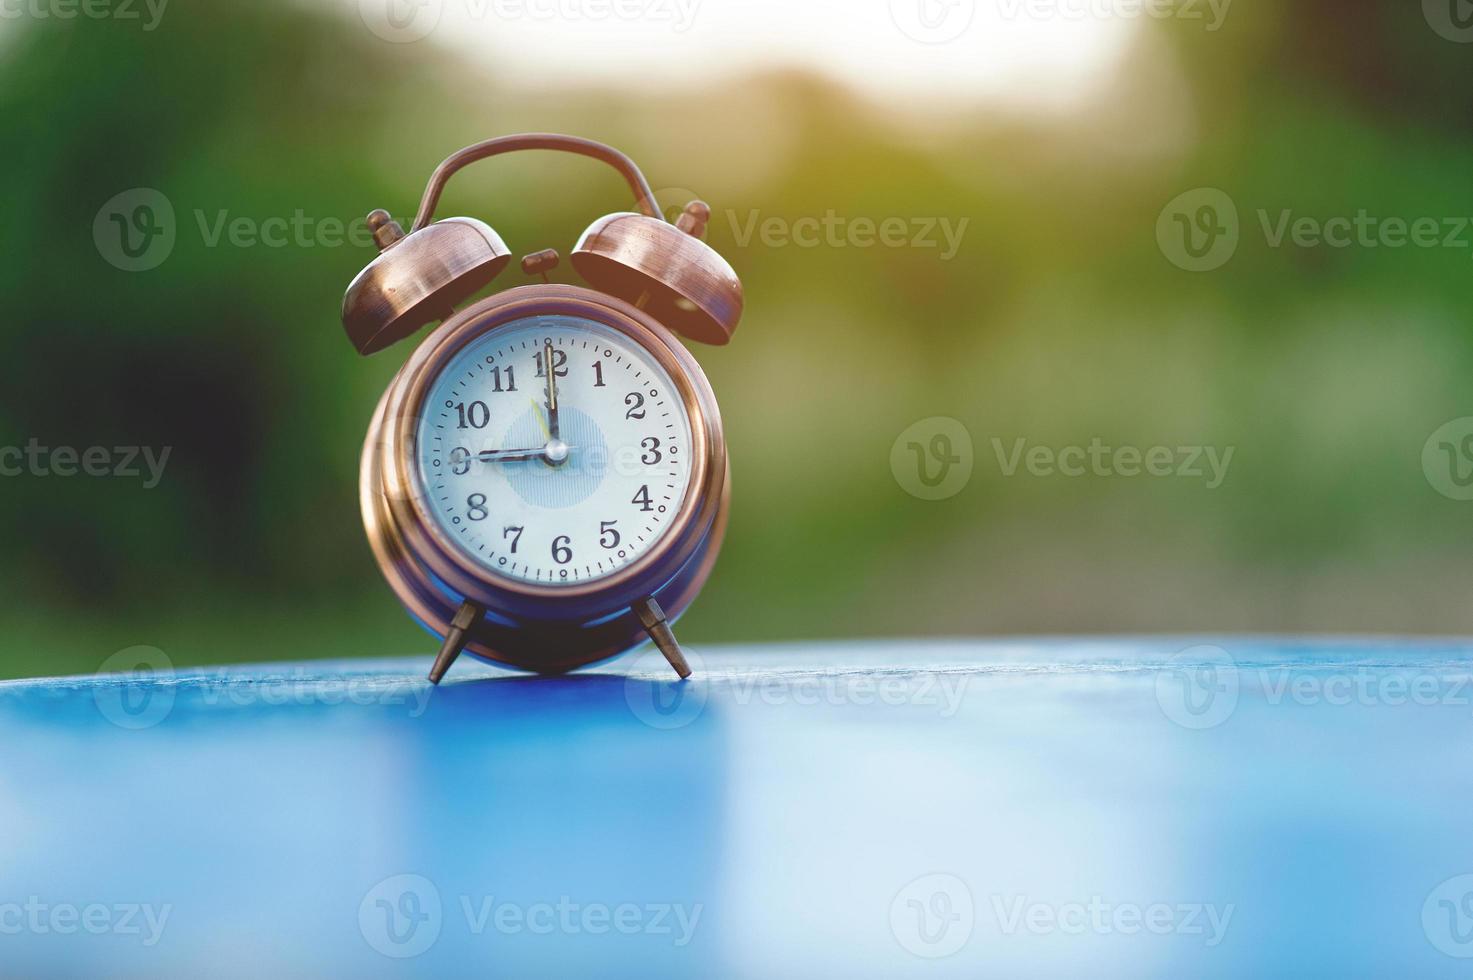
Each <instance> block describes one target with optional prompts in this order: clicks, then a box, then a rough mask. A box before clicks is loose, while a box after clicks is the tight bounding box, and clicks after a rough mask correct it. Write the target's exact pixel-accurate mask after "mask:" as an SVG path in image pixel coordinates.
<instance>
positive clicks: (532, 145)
mask: <svg viewBox="0 0 1473 980" xmlns="http://www.w3.org/2000/svg"><path fill="white" fill-rule="evenodd" d="M521 150H559V151H562V152H564V153H575V154H577V155H579V156H585V157H592V158H593V159H595V160H601V161H603V162H604V163H606V164H608V165H609V166H611V167H613V168H614V169H615V170H617V171H618V172H619V174H620V176H622V177H623V178H624V180H625V181H626V182H628V184H629V189H630V190H632V191H633V192H634V199H635V203H636V204H638V206H639V211H640V213H641V214H643V215H645V216H646V217H650V218H659V219H660V220H661V221H663V220H665V219H664V217H663V216H662V215H661V213H660V205H659V202H658V201H656V200H655V192H654V191H652V190H651V189H650V183H649V181H648V180H646V179H645V176H644V174H643V173H641V172H640V169H639V167H638V166H637V165H636V164H635V162H634V161H633V160H631V159H630V158H629V157H628V156H626V155H625V154H623V153H621V152H619V151H618V150H616V149H614V148H613V147H612V146H609V145H608V144H607V143H600V142H598V141H597V140H590V139H583V138H582V137H579V136H564V135H562V134H560V133H519V134H517V135H515V136H498V137H496V138H495V139H489V140H483V141H482V142H480V143H473V144H471V145H470V146H467V147H466V148H465V149H463V150H457V151H456V152H454V153H452V154H450V156H448V157H446V158H445V159H444V161H443V162H442V163H441V164H440V165H439V166H438V167H436V168H435V172H434V173H433V174H431V175H430V182H429V183H428V184H427V185H425V192H424V196H423V197H422V198H420V202H419V213H418V214H416V215H415V216H414V226H413V227H412V228H411V229H410V231H411V232H415V231H419V230H420V229H421V228H423V227H425V226H426V225H428V224H429V223H430V221H431V220H432V219H433V218H434V216H435V207H436V206H437V205H438V204H439V203H440V193H441V192H442V191H443V190H444V189H445V183H446V181H448V180H449V179H450V178H451V176H453V175H454V174H455V172H456V171H458V170H460V169H461V168H462V167H465V166H466V165H468V164H472V163H475V162H476V161H477V160H484V159H486V158H487V157H494V156H499V155H500V154H503V153H516V152H519V151H521Z"/></svg>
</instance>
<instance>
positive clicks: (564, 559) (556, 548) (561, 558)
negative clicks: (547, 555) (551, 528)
mask: <svg viewBox="0 0 1473 980" xmlns="http://www.w3.org/2000/svg"><path fill="white" fill-rule="evenodd" d="M572 543H573V539H572V538H570V537H568V536H567V535H566V534H560V535H558V536H557V537H555V538H553V539H552V560H553V561H555V562H557V563H558V564H559V565H566V564H567V563H568V562H570V561H572V560H573V549H572V548H570V547H568V545H570V544H572Z"/></svg>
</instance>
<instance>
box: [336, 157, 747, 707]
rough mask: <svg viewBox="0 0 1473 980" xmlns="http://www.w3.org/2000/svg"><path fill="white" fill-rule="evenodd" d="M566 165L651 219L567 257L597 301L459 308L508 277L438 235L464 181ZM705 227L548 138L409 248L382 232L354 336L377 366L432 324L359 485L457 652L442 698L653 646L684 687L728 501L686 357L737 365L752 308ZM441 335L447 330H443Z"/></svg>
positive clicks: (418, 231) (422, 619)
mask: <svg viewBox="0 0 1473 980" xmlns="http://www.w3.org/2000/svg"><path fill="white" fill-rule="evenodd" d="M522 150H556V151H563V152H569V153H575V154H580V155H583V156H587V157H592V158H594V159H596V160H600V161H602V162H604V163H606V164H608V165H610V166H612V167H613V168H614V169H615V170H617V171H618V172H619V173H620V174H621V175H622V176H623V177H624V179H625V181H626V182H627V183H628V185H629V187H630V189H631V190H632V191H633V193H634V197H635V206H636V208H637V210H634V211H621V212H617V213H614V214H609V215H605V216H604V217H601V218H599V219H598V220H597V221H595V222H593V224H592V225H590V226H589V228H588V230H587V231H585V232H584V233H583V235H582V236H581V237H580V238H579V239H578V242H577V243H576V244H575V245H574V246H573V249H572V252H571V254H570V260H571V265H572V268H573V271H574V272H575V273H576V274H577V276H578V277H579V278H581V280H582V282H583V284H582V285H574V284H558V283H553V282H551V281H550V277H551V274H552V273H553V272H555V271H556V270H557V268H558V267H559V264H560V259H559V255H558V253H557V252H556V251H554V250H551V249H543V250H540V251H536V252H532V253H530V254H528V255H526V256H525V257H524V258H523V259H522V260H521V269H522V272H523V273H524V274H525V275H526V276H528V277H529V278H530V279H532V280H534V281H533V282H531V283H530V284H525V285H519V286H515V287H513V288H510V289H507V290H505V291H502V292H496V293H494V294H491V295H488V296H485V297H483V298H481V299H479V300H477V301H475V302H473V303H470V304H469V305H466V306H464V308H462V309H459V310H457V309H456V307H459V306H461V304H463V303H466V302H467V301H469V300H470V299H471V298H472V297H473V296H475V295H476V294H477V293H479V292H481V291H482V290H483V289H484V288H485V287H486V286H488V285H489V284H490V283H491V282H492V280H494V279H496V277H497V276H498V275H500V274H501V273H502V272H504V271H505V269H506V267H507V266H508V265H510V264H511V260H512V253H511V251H510V250H509V249H508V248H507V246H506V244H505V242H503V241H502V239H501V237H500V236H499V235H497V233H496V232H495V231H494V230H493V229H492V228H491V226H490V225H488V224H487V223H485V222H484V221H481V220H478V219H476V218H466V217H458V218H443V219H441V220H439V221H434V220H432V219H433V217H434V213H435V208H436V205H437V204H438V202H439V198H440V194H441V191H442V190H443V189H444V186H445V183H446V181H447V180H449V178H450V177H451V176H452V175H453V174H454V173H456V172H457V171H458V170H460V169H461V168H462V167H464V166H466V165H467V164H470V163H472V162H475V161H478V160H483V159H485V158H488V157H491V156H495V155H498V154H503V153H509V152H514V151H522ZM709 217H710V209H709V208H708V207H707V206H706V205H705V204H704V203H702V202H700V201H693V202H691V203H690V204H688V205H686V207H685V209H684V211H683V212H682V213H681V214H680V216H679V217H678V218H677V219H676V220H675V221H674V222H671V221H668V220H667V219H666V218H665V217H664V216H663V214H662V212H661V210H660V206H659V204H658V202H657V201H656V200H655V196H654V194H653V192H652V191H651V190H650V186H649V183H648V181H646V180H645V177H644V175H643V174H642V173H641V172H640V170H639V168H638V167H637V166H635V164H634V162H633V161H632V160H630V159H629V158H628V157H627V156H625V155H624V154H623V153H620V152H619V151H618V150H615V149H614V148H613V147H610V146H606V145H604V144H602V143H597V142H594V141H592V140H586V139H580V138H577V137H572V136H561V135H556V134H547V133H535V134H525V135H519V136H507V137H502V138H499V139H492V140H488V141H486V142H482V143H477V144H475V145H472V146H469V147H466V148H465V149H463V150H460V151H459V152H457V153H454V154H452V155H451V156H450V157H448V158H447V159H446V160H445V161H444V162H443V163H441V164H440V166H439V167H438V168H437V169H436V170H435V172H434V174H433V175H432V176H431V178H430V181H429V184H428V185H427V186H426V188H425V192H424V196H423V198H422V199H421V201H420V205H419V211H418V213H417V214H416V216H415V219H414V223H413V226H412V227H411V229H410V231H409V232H408V234H406V233H405V232H404V230H403V228H402V227H401V226H400V225H399V224H398V223H397V222H395V221H394V220H393V219H392V218H390V216H389V215H388V213H387V212H385V211H382V210H375V211H373V212H372V213H370V214H369V216H368V223H369V227H370V228H371V229H372V231H373V234H374V240H375V242H376V243H377V245H378V246H379V249H380V254H379V255H378V256H377V257H376V258H375V259H374V260H373V261H372V262H371V263H369V265H368V267H367V268H365V269H364V270H363V271H362V272H361V273H359V274H358V276H357V277H356V278H355V279H354V280H353V282H352V283H351V284H350V285H349V286H348V290H347V294H346V295H345V296H344V298H343V326H344V327H345V328H346V330H347V333H348V338H349V340H351V341H352V343H353V346H354V347H355V348H356V349H357V350H358V352H359V353H360V354H363V355H368V354H374V353H377V352H378V351H381V350H384V349H385V348H387V347H389V346H390V345H392V344H394V343H396V342H398V341H400V340H404V339H406V338H408V337H410V336H411V335H413V334H414V333H416V332H417V331H419V330H420V328H422V327H425V326H427V325H429V324H430V323H433V322H439V326H438V327H436V328H435V329H434V330H433V331H432V332H431V333H429V334H428V335H427V336H426V337H425V338H424V340H423V341H422V342H421V343H420V344H419V346H418V347H417V348H415V350H414V352H413V353H412V354H410V355H409V358H408V360H407V361H406V362H405V363H404V366H403V367H402V368H400V369H399V372H398V373H397V374H396V375H395V376H394V378H393V380H392V381H391V382H390V384H389V387H388V389H387V391H385V392H384V395H383V397H382V399H380V401H379V404H378V408H377V410H376V411H375V413H374V415H373V419H372V421H371V423H370V425H369V430H368V438H367V440H366V441H365V443H364V448H363V457H362V465H361V470H360V493H359V496H360V506H361V509H362V512H363V524H364V528H365V530H366V532H367V535H368V542H369V545H370V547H371V549H372V551H373V554H374V557H375V559H376V561H377V563H378V566H379V568H380V569H381V571H382V572H383V575H384V577H385V579H387V581H388V584H389V586H390V588H391V589H392V590H393V592H394V593H395V595H396V596H397V597H398V598H399V600H400V602H401V603H403V605H404V607H405V609H406V610H407V611H408V612H409V614H410V615H411V616H412V617H413V618H414V619H416V620H417V621H418V622H419V623H421V624H422V625H423V626H424V627H425V628H426V629H428V630H429V631H430V632H431V633H433V634H434V635H436V636H437V637H440V638H441V640H442V642H441V646H440V650H439V654H438V655H437V656H436V658H435V661H434V666H433V667H432V668H431V670H430V680H431V681H432V682H433V683H436V684H438V683H439V682H440V680H441V679H442V678H443V677H444V676H445V672H446V671H447V670H448V669H449V668H450V665H451V664H452V663H454V661H455V660H456V658H457V657H458V656H459V655H460V654H461V653H462V652H463V651H469V652H470V653H471V654H473V655H474V656H476V657H479V658H481V659H483V660H486V661H490V662H493V663H498V664H503V665H506V666H510V667H516V668H521V669H525V670H531V671H536V672H539V673H560V672H564V671H568V670H572V669H574V668H577V667H581V666H585V665H587V664H590V663H594V662H596V661H599V660H603V659H606V658H608V657H612V656H614V655H616V654H619V653H621V652H624V651H626V650H628V649H630V648H632V647H634V646H636V645H638V644H640V643H641V642H643V641H644V640H645V639H646V638H648V639H649V640H652V641H653V642H654V643H655V645H656V646H657V647H658V648H659V649H660V651H661V652H662V653H663V654H664V655H665V658H666V659H667V660H668V661H669V662H670V665H671V666H672V667H673V668H674V669H675V671H676V672H677V673H678V674H679V675H680V676H681V677H682V678H684V677H688V676H689V675H690V666H689V664H688V661H687V659H686V657H685V656H684V654H683V653H682V652H681V649H680V645H679V643H678V642H677V641H676V639H675V635H674V633H673V631H672V629H671V625H672V624H673V623H674V622H675V620H676V619H677V618H678V617H679V616H680V614H681V613H683V612H684V611H685V609H686V608H687V607H688V606H689V605H690V603H691V602H692V600H694V599H695V597H696V594H697V593H698V592H699V591H700V590H701V587H702V586H703V585H704V584H705V582H706V579H707V577H708V576H709V575H710V573H711V568H712V566H713V565H714V563H715V561H716V556H717V553H718V552H719V551H720V548H721V541H722V536H723V534H724V532H725V529H726V522H727V513H728V509H729V506H730V498H731V477H730V468H729V465H728V461H727V449H726V440H725V438H724V436H723V433H722V427H721V415H720V412H719V410H718V408H717V405H716V398H715V395H714V394H713V393H712V391H711V386H710V384H709V383H708V382H707V380H706V376H705V374H704V373H703V372H702V371H701V367H700V365H699V364H698V363H697V362H696V360H695V358H694V357H692V356H691V354H690V352H689V351H688V350H687V349H686V348H685V346H684V345H683V344H682V343H681V340H680V339H679V338H678V337H677V335H679V337H683V338H685V339H686V340H690V341H695V342H698V343H704V344H725V343H727V342H728V341H730V339H731V336H732V333H733V331H734V330H735V329H736V325H737V321H738V320H739V319H740V317H741V313H742V286H741V282H740V281H739V280H738V279H737V276H736V273H735V272H733V271H732V268H731V266H730V265H728V264H727V262H726V261H725V260H724V259H723V258H722V257H721V256H720V255H718V254H717V253H716V252H715V250H713V249H712V248H711V247H710V246H708V245H706V244H705V243H704V242H703V241H702V240H701V238H702V236H703V234H704V231H705V226H706V222H707V220H708V219H709ZM441 321H442V322H441Z"/></svg>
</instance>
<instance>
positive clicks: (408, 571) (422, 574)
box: [359, 285, 731, 673]
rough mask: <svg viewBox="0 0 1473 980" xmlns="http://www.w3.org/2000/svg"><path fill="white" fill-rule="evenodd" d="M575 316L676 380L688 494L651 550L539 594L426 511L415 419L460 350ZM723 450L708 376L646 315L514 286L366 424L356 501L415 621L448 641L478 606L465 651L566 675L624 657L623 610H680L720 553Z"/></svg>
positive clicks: (617, 303) (424, 358)
mask: <svg viewBox="0 0 1473 980" xmlns="http://www.w3.org/2000/svg"><path fill="white" fill-rule="evenodd" d="M549 314H552V315H564V316H574V317H581V318H585V319H588V320H592V321H595V322H597V323H600V324H603V325H605V326H607V327H609V328H612V329H614V330H616V331H618V332H620V333H621V334H623V335H624V336H625V337H627V338H629V339H630V340H632V341H634V342H635V343H636V344H638V345H639V346H640V347H642V348H643V349H645V350H646V351H647V352H649V354H650V355H651V356H652V357H653V358H654V359H655V360H656V361H657V362H658V363H659V364H660V366H661V367H662V368H664V370H665V371H666V372H667V373H668V374H669V375H670V378H671V379H672V381H673V382H674V384H675V387H676V391H677V393H678V395H679V398H680V399H681V401H682V403H683V405H684V408H685V410H686V412H687V414H688V415H689V417H690V423H691V437H692V446H691V458H692V470H691V478H690V482H689V486H688V488H687V490H686V494H685V497H684V499H683V500H681V501H680V504H679V507H678V509H677V510H676V514H675V517H674V518H673V519H672V520H671V522H670V525H669V527H668V528H667V529H666V530H665V531H664V532H663V533H662V534H661V537H660V539H659V540H658V541H656V542H655V543H654V545H653V546H652V547H651V548H650V550H649V551H648V552H646V553H645V554H643V555H641V556H640V557H639V558H637V559H636V560H634V561H633V562H632V563H631V564H629V565H628V566H626V567H624V568H621V569H619V570H618V571H617V572H614V573H612V574H610V575H607V576H605V577H603V578H599V579H596V580H593V581H590V582H586V583H581V584H574V585H555V586H554V585H546V586H544V585H538V584H536V583H529V582H525V581H519V580H516V579H513V578H510V577H506V576H501V575H498V574H496V573H495V572H494V571H490V570H488V569H486V568H485V567H483V566H481V565H478V564H477V563H476V562H475V561H474V560H473V559H472V558H471V557H470V556H469V555H467V554H466V553H465V552H464V550H463V549H462V548H461V547H460V546H459V545H458V544H456V543H455V542H454V541H452V540H450V539H449V538H448V537H447V536H446V535H445V533H444V531H443V529H442V528H441V527H440V526H439V524H438V523H437V522H436V521H435V520H434V518H433V516H432V515H430V514H429V513H428V511H427V510H426V507H425V502H424V493H425V490H424V488H423V485H422V484H421V483H420V478H419V476H418V474H417V473H416V472H415V467H414V464H413V461H414V460H415V459H416V456H417V450H418V447H417V445H416V439H417V435H416V432H417V428H418V422H419V420H420V418H421V415H422V414H423V412H424V410H425V400H426V397H427V395H428V392H429V389H430V387H431V386H432V384H433V383H434V381H435V379H436V378H437V377H438V376H439V375H440V373H441V372H442V371H443V370H444V369H445V367H446V366H447V365H448V364H449V362H450V361H451V359H452V358H453V357H454V356H455V355H456V354H457V353H458V352H460V351H461V350H462V349H463V348H464V347H465V346H466V345H467V344H470V343H472V342H474V341H475V340H477V339H478V338H480V337H482V336H484V335H485V334H487V333H489V332H491V331H494V330H497V329H498V328H501V327H505V326H507V325H509V324H512V323H515V322H517V321H520V320H523V319H525V318H528V317H533V316H542V315H549ZM730 486H731V484H730V474H729V471H728V462H727V454H726V442H725V437H724V435H723V432H722V428H721V417H720V413H719V410H718V408H717V405H716V399H715V396H714V395H713V393H712V391H711V386H710V384H709V383H708V382H707V380H706V376H705V373H704V372H703V371H702V370H701V367H700V365H699V364H698V363H697V362H696V360H695V358H694V357H692V356H691V355H690V353H689V352H688V351H686V349H685V348H684V347H683V346H682V345H681V343H680V341H679V340H677V339H676V338H675V336H674V335H673V334H672V333H671V332H670V331H669V330H667V329H666V328H665V326H664V325H662V324H661V323H660V322H659V321H657V320H656V319H655V318H654V317H653V316H651V315H649V314H647V313H645V312H644V311H643V310H641V309H639V308H637V307H636V306H634V305H633V304H631V303H628V302H625V301H624V300H622V299H619V298H617V297H615V296H611V295H608V294H605V293H600V292H596V291H594V290H591V289H586V288H582V287H578V286H565V285H534V286H522V287H518V288H515V289H511V290H508V291H506V292H502V293H498V294H496V295H494V296H491V297H488V298H486V299H483V300H481V301H479V302H477V303H475V304H473V305H471V306H469V307H467V308H465V309H464V310H462V311H460V312H459V313H457V314H455V315H454V316H453V317H451V318H450V319H448V320H446V321H445V323H443V324H442V325H441V326H439V327H438V328H437V329H436V330H435V331H434V332H433V333H431V334H430V335H429V336H428V337H427V338H426V339H425V340H424V341H423V342H422V343H421V344H420V345H419V347H418V348H417V349H416V350H415V351H414V353H413V354H412V355H411V356H410V358H409V360H408V361H407V362H406V363H405V364H404V366H403V367H402V368H401V369H400V370H399V372H398V374H397V375H395V377H394V379H393V381H392V383H391V384H390V385H389V388H388V390H387V391H386V392H385V393H384V397H383V398H382V399H381V400H380V402H379V405H378V409H377V411H376V412H375V413H374V417H373V421H372V422H371V423H370V426H369V431H368V438H367V440H366V441H365V443H364V447H363V458H362V465H361V469H360V485H359V489H360V505H361V507H362V511H363V522H364V527H365V529H366V531H367V533H368V540H369V544H370V545H371V547H372V549H373V553H374V557H375V559H376V560H377V562H378V565H379V568H380V569H381V570H382V572H383V574H384V577H385V578H386V579H387V581H388V583H389V585H390V587H391V588H392V589H393V590H394V592H395V594H396V595H397V596H398V598H399V600H400V601H401V602H402V603H403V604H404V606H405V607H406V608H407V609H408V610H409V611H410V613H411V615H413V616H414V618H415V619H417V620H418V621H419V622H420V623H421V624H422V625H424V626H425V627H426V628H428V629H429V630H431V631H432V632H434V633H435V634H436V635H439V636H444V635H446V634H447V633H448V632H449V630H450V626H451V622H452V620H453V619H454V617H455V615H456V611H457V610H458V609H459V608H460V607H461V606H462V604H464V603H467V602H470V603H474V604H476V605H478V606H480V607H481V608H483V609H484V610H485V613H486V614H485V616H484V617H481V618H480V619H479V620H477V622H476V623H475V624H474V625H473V626H472V627H471V628H470V630H469V636H468V642H467V644H466V647H465V649H466V650H468V651H469V652H471V653H473V654H474V655H476V656H478V657H480V658H482V659H484V660H488V661H492V662H497V663H501V664H506V665H509V666H514V667H519V668H523V669H527V670H534V671H539V672H549V673H555V672H561V671H566V670H571V669H573V668H576V667H580V666H584V665H586V664H590V663H593V662H596V661H598V660H602V659H605V658H607V657H610V656H613V655H615V654H618V653H621V652H623V651H624V650H627V649H629V648H631V647H633V646H635V645H636V644H638V643H639V642H641V641H642V640H644V639H645V637H646V625H645V624H643V623H641V621H640V619H639V617H638V615H637V614H636V612H635V611H634V610H633V609H632V608H631V606H632V605H633V604H634V603H636V602H639V601H641V600H643V599H647V598H653V599H654V600H656V601H657V602H658V604H659V606H660V607H663V609H664V610H665V612H666V615H667V616H668V617H669V619H670V620H671V621H673V620H674V619H675V618H676V617H678V616H679V615H680V613H681V612H683V611H684V610H685V609H686V607H687V606H689V605H690V603H691V601H692V600H693V599H694V598H695V596H696V594H697V593H698V592H699V591H700V589H701V586H702V585H703V584H704V583H705V581H706V578H707V577H708V576H709V575H710V572H711V568H712V566H713V564H714V563H715V560H716V555H717V552H718V551H719V550H720V547H721V541H722V537H723V535H724V533H725V530H726V521H727V512H728V508H729V504H730V495H731V492H730Z"/></svg>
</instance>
